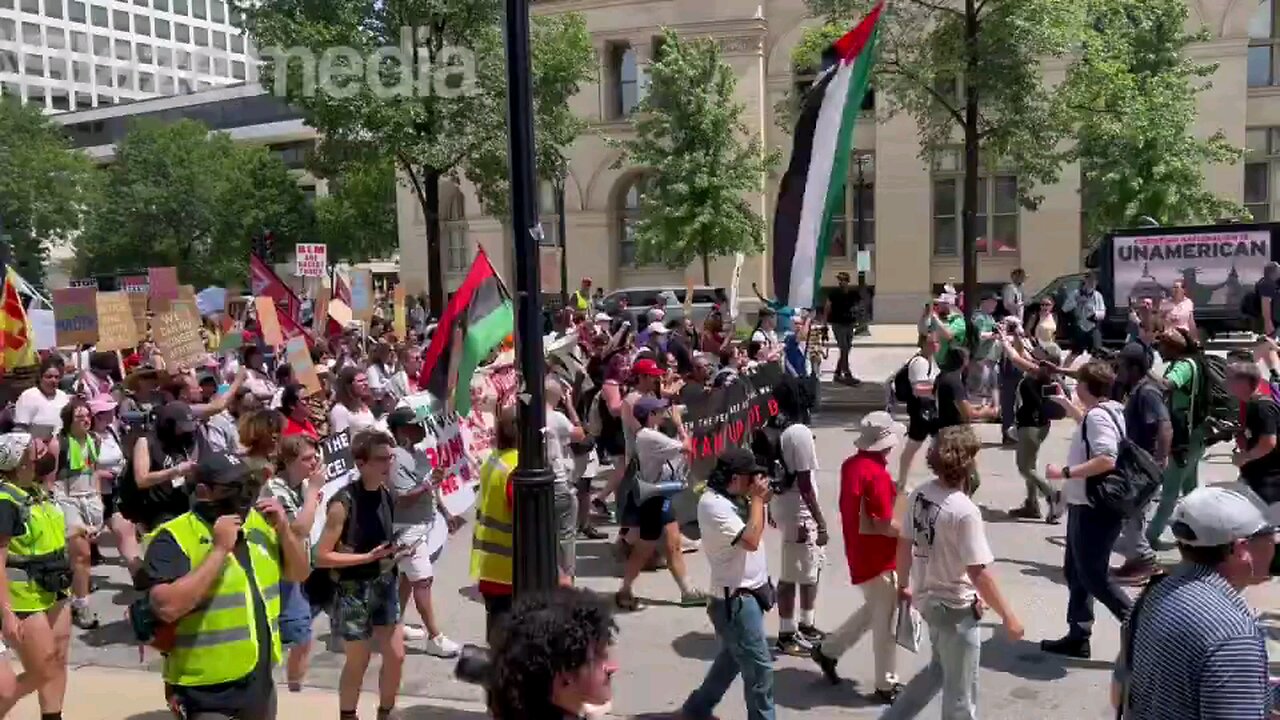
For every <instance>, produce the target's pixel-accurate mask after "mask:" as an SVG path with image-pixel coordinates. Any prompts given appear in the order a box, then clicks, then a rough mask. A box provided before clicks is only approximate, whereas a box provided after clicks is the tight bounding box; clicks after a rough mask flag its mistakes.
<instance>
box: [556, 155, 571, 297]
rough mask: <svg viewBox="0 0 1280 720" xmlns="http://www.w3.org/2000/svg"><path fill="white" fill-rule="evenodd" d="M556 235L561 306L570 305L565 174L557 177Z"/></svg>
mask: <svg viewBox="0 0 1280 720" xmlns="http://www.w3.org/2000/svg"><path fill="white" fill-rule="evenodd" d="M555 190H556V235H558V236H559V240H560V242H559V245H560V307H562V308H567V307H569V251H568V249H567V247H568V246H566V245H565V242H564V239H565V238H564V236H565V224H566V223H565V219H564V175H559V176H557V177H556V187H555Z"/></svg>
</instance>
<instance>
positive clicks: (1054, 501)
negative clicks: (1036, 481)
mask: <svg viewBox="0 0 1280 720" xmlns="http://www.w3.org/2000/svg"><path fill="white" fill-rule="evenodd" d="M1066 514H1067V501H1066V499H1065V498H1064V497H1063V496H1062V491H1061V490H1059V491H1058V492H1056V493H1054V494H1053V496H1052V497H1050V498H1049V514H1048V515H1046V516H1045V518H1044V521H1045V522H1046V523H1049V524H1050V525H1057V524H1058V521H1059V520H1061V519H1062V516H1063V515H1066Z"/></svg>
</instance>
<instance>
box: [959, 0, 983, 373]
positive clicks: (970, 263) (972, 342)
mask: <svg viewBox="0 0 1280 720" xmlns="http://www.w3.org/2000/svg"><path fill="white" fill-rule="evenodd" d="M964 5H965V20H964V36H965V82H964V212H963V218H962V222H963V223H964V225H963V229H962V234H961V238H962V239H961V251H962V252H963V253H964V263H963V268H964V303H965V306H964V310H963V312H964V315H965V321H966V324H968V323H969V322H970V320H969V318H971V317H972V314H973V313H972V310H973V309H974V308H976V307H977V305H978V233H979V232H981V229H980V228H979V227H978V182H979V181H980V178H979V175H978V173H979V170H980V169H981V168H980V163H981V160H980V157H979V153H978V150H979V146H978V141H979V136H978V132H979V127H978V92H977V90H975V89H974V85H973V82H972V80H973V78H975V77H977V73H978V9H977V2H976V0H965V4H964ZM989 242H990V238H988V243H989ZM965 337H966V339H967V340H968V345H969V347H970V348H973V347H976V346H977V344H978V335H977V333H976V332H974V329H973V327H972V326H970V327H969V328H968V331H967V332H966V333H965Z"/></svg>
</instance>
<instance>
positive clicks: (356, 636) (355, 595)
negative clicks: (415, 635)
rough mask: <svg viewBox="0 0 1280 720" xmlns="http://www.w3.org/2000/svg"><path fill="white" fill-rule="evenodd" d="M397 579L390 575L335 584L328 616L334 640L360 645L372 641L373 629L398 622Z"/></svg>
mask: <svg viewBox="0 0 1280 720" xmlns="http://www.w3.org/2000/svg"><path fill="white" fill-rule="evenodd" d="M397 581H398V575H397V574H396V573H394V572H389V573H385V574H383V575H379V576H378V577H376V578H371V579H369V580H339V581H338V591H337V594H336V596H335V597H334V600H333V612H332V613H331V614H330V616H329V620H330V625H331V628H332V631H333V634H334V636H335V637H340V638H342V639H343V641H345V642H360V641H363V640H368V639H370V638H372V637H373V629H374V628H377V627H387V626H389V625H395V624H396V623H398V622H400V598H399V596H398V595H397V592H398V591H397Z"/></svg>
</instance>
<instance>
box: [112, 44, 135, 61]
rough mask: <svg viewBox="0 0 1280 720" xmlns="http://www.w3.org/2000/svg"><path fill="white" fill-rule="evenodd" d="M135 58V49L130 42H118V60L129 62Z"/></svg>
mask: <svg viewBox="0 0 1280 720" xmlns="http://www.w3.org/2000/svg"><path fill="white" fill-rule="evenodd" d="M132 57H133V49H132V48H131V47H130V46H129V41H128V40H116V59H117V60H128V59H130V58H132Z"/></svg>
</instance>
